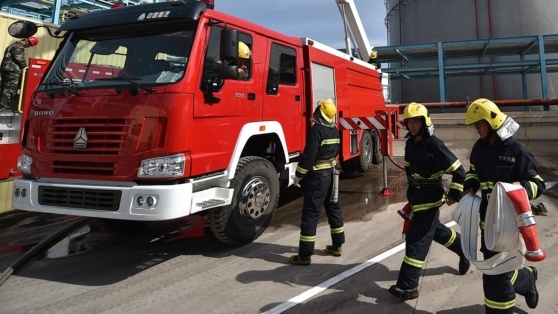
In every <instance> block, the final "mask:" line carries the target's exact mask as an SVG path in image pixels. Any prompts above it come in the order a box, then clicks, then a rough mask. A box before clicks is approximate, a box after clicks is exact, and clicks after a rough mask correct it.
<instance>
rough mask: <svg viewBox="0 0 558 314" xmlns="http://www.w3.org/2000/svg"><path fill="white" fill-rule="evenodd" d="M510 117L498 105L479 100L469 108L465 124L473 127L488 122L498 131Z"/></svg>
mask: <svg viewBox="0 0 558 314" xmlns="http://www.w3.org/2000/svg"><path fill="white" fill-rule="evenodd" d="M507 117H508V116H507V115H506V114H504V113H503V112H502V111H500V109H499V108H498V106H496V104H494V103H493V102H492V101H490V100H488V99H485V98H479V99H477V100H475V101H473V103H471V105H469V108H467V116H466V117H465V124H466V125H471V124H474V123H477V122H479V121H480V120H486V122H488V124H490V127H491V128H492V129H493V130H498V129H499V128H500V127H501V126H502V124H503V123H504V121H505V120H506V118H507Z"/></svg>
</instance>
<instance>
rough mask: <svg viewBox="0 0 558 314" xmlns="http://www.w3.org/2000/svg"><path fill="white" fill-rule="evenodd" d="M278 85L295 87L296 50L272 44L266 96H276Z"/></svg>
mask: <svg viewBox="0 0 558 314" xmlns="http://www.w3.org/2000/svg"><path fill="white" fill-rule="evenodd" d="M279 85H291V86H294V85H296V50H294V49H293V48H289V47H285V46H282V45H279V44H276V43H273V44H272V45H271V55H270V61H269V72H268V74H267V88H266V92H267V94H268V95H277V94H278V93H279Z"/></svg>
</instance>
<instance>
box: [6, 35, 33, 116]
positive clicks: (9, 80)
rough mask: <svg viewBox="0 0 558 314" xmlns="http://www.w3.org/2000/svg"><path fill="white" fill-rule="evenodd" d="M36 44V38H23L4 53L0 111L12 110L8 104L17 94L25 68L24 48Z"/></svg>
mask: <svg viewBox="0 0 558 314" xmlns="http://www.w3.org/2000/svg"><path fill="white" fill-rule="evenodd" d="M38 43H39V40H38V39H37V38H36V37H29V38H24V39H22V40H20V41H16V42H15V43H13V44H11V45H9V46H8V47H7V48H6V50H5V51H4V58H3V59H2V64H1V65H0V77H1V79H2V82H1V83H2V85H1V88H0V90H1V96H0V111H4V110H8V109H12V108H11V105H10V102H11V100H12V98H13V97H14V96H15V95H16V94H17V90H18V88H19V80H20V79H21V73H22V71H23V69H24V68H26V67H27V62H26V61H25V48H28V47H32V46H36V45H37V44H38Z"/></svg>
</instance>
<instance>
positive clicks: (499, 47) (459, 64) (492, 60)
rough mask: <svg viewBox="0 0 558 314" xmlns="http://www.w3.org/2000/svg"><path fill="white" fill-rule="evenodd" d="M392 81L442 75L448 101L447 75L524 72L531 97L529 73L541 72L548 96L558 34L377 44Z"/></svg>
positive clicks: (555, 67) (557, 62)
mask: <svg viewBox="0 0 558 314" xmlns="http://www.w3.org/2000/svg"><path fill="white" fill-rule="evenodd" d="M374 49H375V50H376V51H377V52H378V60H379V62H380V63H384V64H386V63H387V64H389V66H388V67H382V72H384V73H388V74H389V76H390V80H412V79H419V78H432V77H438V79H439V82H440V84H439V88H440V101H441V102H445V101H447V99H448V95H447V78H448V77H452V76H453V77H456V76H487V75H521V78H522V83H523V95H524V96H525V97H524V98H525V99H526V98H528V97H527V82H526V75H527V74H533V73H540V80H541V88H542V95H543V98H544V99H547V98H548V79H547V73H550V72H558V57H557V55H556V53H558V34H552V35H537V36H523V37H510V38H493V39H481V40H466V41H447V42H437V43H429V44H414V45H400V46H384V47H375V48H374Z"/></svg>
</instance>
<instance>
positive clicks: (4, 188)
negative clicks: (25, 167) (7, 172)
mask: <svg viewBox="0 0 558 314" xmlns="http://www.w3.org/2000/svg"><path fill="white" fill-rule="evenodd" d="M13 187H14V181H13V180H5V181H0V213H3V212H5V211H8V210H11V209H12V189H13Z"/></svg>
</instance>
